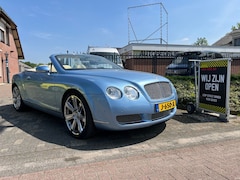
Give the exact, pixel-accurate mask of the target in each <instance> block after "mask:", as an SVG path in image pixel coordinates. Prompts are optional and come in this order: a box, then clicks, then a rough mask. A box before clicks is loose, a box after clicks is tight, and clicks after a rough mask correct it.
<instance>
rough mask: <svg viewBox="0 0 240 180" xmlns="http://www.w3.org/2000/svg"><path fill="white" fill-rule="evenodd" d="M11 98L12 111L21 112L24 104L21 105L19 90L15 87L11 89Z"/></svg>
mask: <svg viewBox="0 0 240 180" xmlns="http://www.w3.org/2000/svg"><path fill="white" fill-rule="evenodd" d="M12 97H13V107H14V109H16V111H23V110H24V109H25V104H24V103H23V100H22V96H21V93H20V90H19V88H18V87H17V86H16V85H14V86H13V88H12Z"/></svg>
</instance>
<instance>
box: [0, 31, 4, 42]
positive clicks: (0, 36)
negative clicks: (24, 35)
mask: <svg viewBox="0 0 240 180" xmlns="http://www.w3.org/2000/svg"><path fill="white" fill-rule="evenodd" d="M0 41H1V42H3V43H5V35H4V31H3V30H2V29H0Z"/></svg>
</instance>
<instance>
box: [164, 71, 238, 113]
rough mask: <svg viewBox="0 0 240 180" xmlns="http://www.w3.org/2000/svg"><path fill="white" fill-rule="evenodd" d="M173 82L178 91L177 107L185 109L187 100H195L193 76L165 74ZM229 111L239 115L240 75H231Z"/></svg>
mask: <svg viewBox="0 0 240 180" xmlns="http://www.w3.org/2000/svg"><path fill="white" fill-rule="evenodd" d="M167 78H168V79H170V80H171V81H172V83H173V84H174V86H175V88H176V90H177V93H178V108H181V109H185V107H186V104H187V103H188V102H195V101H196V99H195V80H194V76H167ZM230 84H231V85H230V100H229V105H230V111H231V113H232V114H238V115H240V75H234V76H231V83H230Z"/></svg>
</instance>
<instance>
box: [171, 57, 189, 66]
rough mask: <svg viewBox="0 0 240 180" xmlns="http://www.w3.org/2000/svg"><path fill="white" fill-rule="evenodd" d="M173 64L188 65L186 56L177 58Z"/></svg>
mask: <svg viewBox="0 0 240 180" xmlns="http://www.w3.org/2000/svg"><path fill="white" fill-rule="evenodd" d="M172 63H173V64H188V57H187V56H177V57H176V58H175V59H174V60H173V61H172Z"/></svg>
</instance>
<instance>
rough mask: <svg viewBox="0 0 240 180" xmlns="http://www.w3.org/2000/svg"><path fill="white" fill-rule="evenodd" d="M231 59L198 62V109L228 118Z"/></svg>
mask: <svg viewBox="0 0 240 180" xmlns="http://www.w3.org/2000/svg"><path fill="white" fill-rule="evenodd" d="M230 71H231V59H214V60H204V61H200V69H199V76H198V81H199V82H198V84H199V89H198V90H199V93H198V95H199V108H200V109H203V110H207V111H211V112H216V113H219V114H220V115H225V116H226V117H228V116H229V91H230V74H231V72H230Z"/></svg>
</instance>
